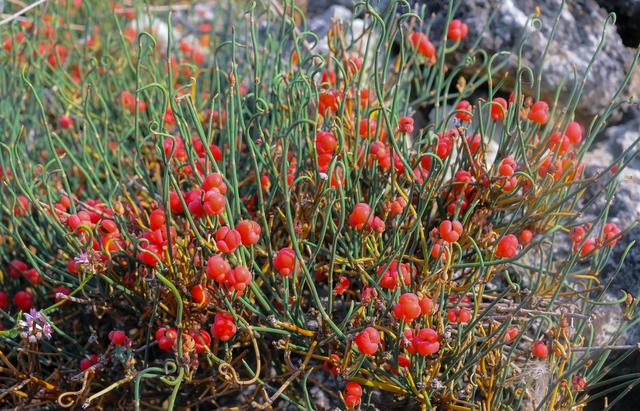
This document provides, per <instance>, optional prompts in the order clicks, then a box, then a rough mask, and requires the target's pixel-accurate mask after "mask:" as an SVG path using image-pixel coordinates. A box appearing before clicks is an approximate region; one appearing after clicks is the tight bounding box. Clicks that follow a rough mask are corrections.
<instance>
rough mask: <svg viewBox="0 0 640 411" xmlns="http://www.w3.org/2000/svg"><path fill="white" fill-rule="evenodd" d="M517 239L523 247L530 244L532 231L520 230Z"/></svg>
mask: <svg viewBox="0 0 640 411" xmlns="http://www.w3.org/2000/svg"><path fill="white" fill-rule="evenodd" d="M518 239H519V240H520V242H521V243H522V244H523V245H527V244H529V243H530V242H531V240H532V239H533V231H531V230H529V229H527V228H525V229H524V230H522V231H521V232H520V235H519V236H518Z"/></svg>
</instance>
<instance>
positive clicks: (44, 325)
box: [18, 308, 53, 343]
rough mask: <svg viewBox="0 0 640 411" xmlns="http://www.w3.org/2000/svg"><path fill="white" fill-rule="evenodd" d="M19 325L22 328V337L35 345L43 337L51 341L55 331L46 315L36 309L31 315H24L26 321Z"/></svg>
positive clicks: (20, 322) (30, 312) (21, 321)
mask: <svg viewBox="0 0 640 411" xmlns="http://www.w3.org/2000/svg"><path fill="white" fill-rule="evenodd" d="M18 325H19V326H20V328H21V331H20V337H22V338H24V339H28V340H29V342H30V343H35V342H37V341H38V340H41V339H42V337H45V338H46V339H47V340H48V339H50V338H51V333H52V331H53V329H52V328H51V325H50V324H49V321H48V320H47V319H46V317H45V316H44V314H42V312H40V311H37V310H35V309H34V308H32V309H31V311H29V313H24V320H20V321H19V322H18Z"/></svg>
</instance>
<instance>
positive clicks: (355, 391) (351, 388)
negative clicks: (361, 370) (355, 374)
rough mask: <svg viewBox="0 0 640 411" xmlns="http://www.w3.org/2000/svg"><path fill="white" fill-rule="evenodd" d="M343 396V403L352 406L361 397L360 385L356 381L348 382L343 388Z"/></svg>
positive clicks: (348, 406)
mask: <svg viewBox="0 0 640 411" xmlns="http://www.w3.org/2000/svg"><path fill="white" fill-rule="evenodd" d="M343 397H344V404H345V405H346V406H347V408H354V407H355V406H357V405H358V404H360V399H361V398H362V387H361V386H360V384H358V383H357V382H353V381H350V382H348V383H347V386H346V388H345V390H344V393H343Z"/></svg>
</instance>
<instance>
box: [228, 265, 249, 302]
mask: <svg viewBox="0 0 640 411" xmlns="http://www.w3.org/2000/svg"><path fill="white" fill-rule="evenodd" d="M251 281H253V274H251V271H249V269H248V268H247V267H244V266H241V265H238V266H236V267H235V268H234V269H233V270H231V271H229V272H228V273H227V275H226V278H225V284H226V286H227V288H229V289H230V290H235V291H237V292H238V294H239V295H242V293H244V290H245V289H246V288H247V286H248V285H249V283H251Z"/></svg>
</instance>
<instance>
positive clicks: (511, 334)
mask: <svg viewBox="0 0 640 411" xmlns="http://www.w3.org/2000/svg"><path fill="white" fill-rule="evenodd" d="M519 332H520V330H519V329H518V327H509V328H507V335H506V336H505V339H506V340H507V342H509V341H512V340H513V339H514V338H516V337H517V336H518V333H519Z"/></svg>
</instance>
